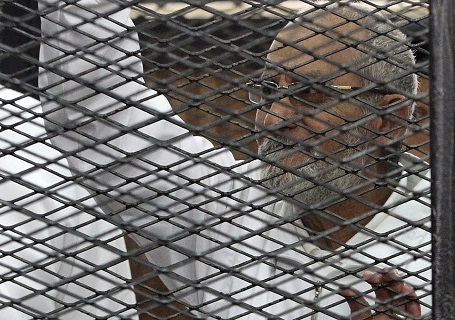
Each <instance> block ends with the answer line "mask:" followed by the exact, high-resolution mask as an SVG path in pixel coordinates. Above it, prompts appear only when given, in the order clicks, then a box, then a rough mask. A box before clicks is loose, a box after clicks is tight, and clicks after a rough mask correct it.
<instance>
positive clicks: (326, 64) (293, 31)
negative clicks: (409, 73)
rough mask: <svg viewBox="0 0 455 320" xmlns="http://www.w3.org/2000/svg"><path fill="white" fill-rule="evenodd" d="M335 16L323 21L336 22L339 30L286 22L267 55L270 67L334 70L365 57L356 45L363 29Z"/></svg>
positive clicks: (307, 71)
mask: <svg viewBox="0 0 455 320" xmlns="http://www.w3.org/2000/svg"><path fill="white" fill-rule="evenodd" d="M338 20H339V19H334V18H332V17H330V18H328V21H327V22H326V23H325V25H331V24H335V23H338V24H337V25H338V28H339V29H340V28H341V29H342V30H338V31H336V32H324V33H320V32H316V31H315V30H311V29H310V28H307V27H305V26H303V25H299V24H289V25H288V26H287V27H285V28H284V29H283V30H282V31H281V32H280V33H279V34H278V36H277V38H276V39H275V41H274V42H273V43H272V46H271V48H270V53H269V54H268V55H267V61H268V66H269V68H274V69H283V70H293V72H294V73H296V74H303V75H307V74H315V75H317V74H318V73H319V74H324V73H334V72H337V71H338V70H340V68H341V69H343V67H345V66H347V65H349V64H351V63H352V62H353V61H354V60H355V59H358V58H362V57H364V56H365V54H363V53H362V52H361V51H359V50H358V49H356V48H355V45H356V44H358V43H359V42H360V41H361V40H360V39H364V38H365V36H366V32H365V30H360V29H359V27H358V26H357V25H355V24H353V23H349V22H346V23H345V24H340V22H339V21H338ZM322 70H324V71H322Z"/></svg>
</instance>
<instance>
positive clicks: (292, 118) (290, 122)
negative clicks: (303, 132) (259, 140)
mask: <svg viewBox="0 0 455 320" xmlns="http://www.w3.org/2000/svg"><path fill="white" fill-rule="evenodd" d="M266 113H267V114H266V116H265V119H264V125H265V126H266V127H271V126H276V127H280V128H288V129H293V128H295V127H296V126H297V124H296V121H297V115H298V113H297V111H296V110H295V108H294V107H293V106H292V105H291V102H290V100H289V98H288V97H285V98H283V99H280V100H277V101H274V102H273V103H272V105H271V106H270V109H269V110H268V111H266Z"/></svg>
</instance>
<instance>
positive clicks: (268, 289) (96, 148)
mask: <svg viewBox="0 0 455 320" xmlns="http://www.w3.org/2000/svg"><path fill="white" fill-rule="evenodd" d="M45 2H46V1H41V8H42V9H43V10H46V5H44V3H45ZM47 3H48V4H49V3H55V1H48V2H47ZM59 6H60V9H59V10H47V11H43V12H49V14H47V16H46V17H45V18H43V20H42V21H43V25H42V30H43V34H44V38H45V39H46V41H45V42H44V43H43V45H42V51H41V61H43V62H44V63H48V62H51V66H52V70H43V71H42V73H41V75H40V85H41V87H42V88H47V92H48V93H49V96H50V97H51V99H49V100H47V101H43V107H44V109H45V111H46V112H47V113H48V119H49V122H48V123H47V125H48V129H49V130H51V131H52V130H55V131H58V132H59V135H57V136H55V138H53V139H52V142H53V143H54V144H55V145H56V146H58V147H59V148H62V149H63V150H65V151H66V152H69V153H71V154H77V156H69V157H68V161H69V164H70V167H71V169H72V170H73V172H74V173H75V174H76V175H77V174H87V176H88V178H87V179H85V180H84V182H83V183H84V184H85V186H86V187H87V188H89V189H93V190H97V191H98V194H97V195H96V196H95V199H96V201H97V203H98V204H99V205H100V207H101V208H102V210H103V211H104V212H105V213H106V214H107V215H111V216H113V217H115V218H117V219H119V220H120V221H122V222H124V223H126V225H128V226H129V228H130V229H131V230H135V232H134V234H135V240H136V241H137V243H138V244H139V245H140V246H141V247H143V248H147V250H148V251H147V252H146V256H147V258H148V259H149V260H150V261H151V262H152V263H153V264H154V268H155V269H156V270H157V271H159V272H162V273H163V275H162V279H163V281H164V282H165V284H166V285H167V286H168V288H169V289H170V290H172V292H173V295H174V296H175V297H176V298H177V299H178V300H180V301H182V302H185V303H187V304H188V305H189V306H192V307H193V308H194V311H193V312H194V314H196V315H197V316H200V317H207V318H210V317H219V318H221V319H227V318H230V317H237V318H239V319H271V318H273V319H275V318H283V319H295V318H300V317H301V318H307V317H311V316H312V314H313V313H314V312H313V309H315V310H320V312H318V313H317V314H316V315H314V316H313V318H318V319H324V318H325V317H328V318H330V317H331V316H333V315H334V313H338V314H341V315H343V316H349V315H350V312H349V309H348V307H347V305H346V304H345V303H342V304H340V303H338V302H337V301H339V300H341V298H340V296H339V295H338V294H337V293H336V292H335V291H333V290H334V289H333V288H336V285H337V284H338V282H343V283H345V282H350V281H351V282H352V280H353V279H354V280H353V281H354V282H355V283H358V284H359V285H362V284H363V281H361V280H359V276H358V274H359V273H360V272H361V271H362V270H366V269H368V268H370V267H372V266H379V265H380V264H382V265H384V266H395V263H399V264H400V265H399V266H398V271H399V273H401V274H406V271H407V270H412V271H416V272H417V274H416V275H415V276H413V277H408V276H406V275H404V278H405V279H406V280H407V281H410V282H413V283H416V284H417V283H418V284H421V285H422V286H423V287H422V290H421V291H419V293H421V294H425V295H426V298H425V299H426V301H427V303H430V302H429V301H430V293H429V292H430V291H429V290H430V287H429V286H430V284H429V278H430V261H431V259H430V257H429V254H430V244H429V241H430V235H431V234H430V231H429V229H428V223H429V215H430V209H429V205H428V195H427V194H426V193H425V192H423V193H424V195H425V197H424V198H423V199H422V200H413V201H410V202H409V201H408V202H407V200H408V199H409V198H410V197H412V198H413V199H414V197H413V194H414V193H415V192H420V191H422V190H423V191H428V188H429V178H428V174H429V173H428V172H422V173H419V174H417V175H414V174H412V175H409V176H407V177H406V178H404V179H403V180H401V181H400V187H397V188H396V192H395V193H394V194H393V195H392V196H391V197H390V199H389V201H388V202H387V204H386V208H387V212H388V214H386V213H381V214H378V215H376V217H375V218H374V219H373V220H372V221H371V222H370V223H369V225H368V226H367V227H366V228H365V229H364V230H362V231H360V232H359V234H358V235H356V236H355V237H354V238H353V239H351V241H350V243H349V244H350V245H352V247H350V248H352V249H351V250H348V249H340V250H339V251H337V252H335V253H328V252H323V251H322V250H320V249H318V248H317V247H316V246H314V245H312V244H311V243H312V240H314V239H313V238H311V237H309V236H308V233H307V232H306V231H305V229H304V228H303V227H302V226H301V225H300V224H299V223H290V222H286V221H284V220H283V219H282V217H289V213H290V212H295V211H298V210H301V211H302V212H303V211H304V209H299V206H297V205H293V204H292V202H290V200H286V201H283V200H280V199H279V197H278V196H276V195H274V194H270V193H269V192H268V191H267V190H265V189H264V188H262V187H260V186H259V185H258V183H257V180H258V179H259V176H258V171H259V170H260V168H261V163H260V162H258V161H253V162H250V163H247V162H244V163H243V162H236V161H235V160H234V158H233V156H232V155H231V153H229V152H228V151H226V150H223V149H214V148H213V146H212V145H211V144H210V142H209V141H208V140H206V139H204V138H202V137H196V136H193V135H192V134H191V133H189V132H188V131H187V130H186V129H185V124H184V122H183V121H181V120H180V119H179V118H178V117H177V116H175V115H173V112H172V109H171V107H170V106H169V103H168V101H167V100H166V99H165V98H164V97H163V96H160V95H158V94H157V93H156V92H154V91H153V90H150V89H148V88H146V87H145V85H144V84H143V80H142V78H141V75H142V72H143V70H142V63H141V61H140V57H139V55H138V52H139V44H138V41H137V34H136V33H135V32H134V31H131V30H133V29H132V28H131V27H133V23H132V21H131V20H130V19H129V9H121V8H119V6H118V5H116V4H115V3H113V2H109V1H101V0H98V1H94V0H85V1H81V2H80V3H79V5H78V6H66V5H64V4H62V3H59ZM82 6H84V7H85V8H87V10H85V9H83V8H82ZM47 9H49V8H47ZM94 12H96V13H97V14H99V15H103V16H104V17H105V16H106V15H108V16H109V17H108V18H98V17H97V16H96V15H95V14H94ZM108 13H109V14H108ZM74 26H77V28H74ZM68 27H70V28H68ZM127 27H128V28H127ZM48 44H49V45H48ZM52 97H57V98H58V99H57V100H54V99H53V98H52ZM62 127H65V128H66V129H67V130H65V131H63V130H62ZM411 162H412V160H411ZM414 167H415V165H414V164H411V163H410V162H409V161H408V160H406V159H403V170H404V173H408V171H412V170H414ZM410 224H415V225H416V226H415V227H414V226H413V227H410V226H409V225H410ZM376 232H379V234H377V233H376ZM372 234H374V235H375V236H380V237H382V239H384V240H387V241H384V242H378V241H375V240H373V238H372V237H371V235H372ZM408 246H409V249H408ZM348 248H349V247H348ZM375 259H376V260H375ZM344 270H349V272H351V273H352V274H353V276H350V277H347V276H345V273H346V272H345V271H344Z"/></svg>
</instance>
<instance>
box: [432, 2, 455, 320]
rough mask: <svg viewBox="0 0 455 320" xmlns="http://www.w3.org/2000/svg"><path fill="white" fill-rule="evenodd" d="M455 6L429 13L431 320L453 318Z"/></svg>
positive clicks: (436, 6)
mask: <svg viewBox="0 0 455 320" xmlns="http://www.w3.org/2000/svg"><path fill="white" fill-rule="evenodd" d="M454 8H455V1H454V0H434V1H431V9H430V39H431V44H430V45H431V64H430V68H431V82H432V83H431V87H430V88H431V108H432V112H431V150H432V152H431V164H432V206H433V319H438V320H439V319H440V320H442V319H455V10H454Z"/></svg>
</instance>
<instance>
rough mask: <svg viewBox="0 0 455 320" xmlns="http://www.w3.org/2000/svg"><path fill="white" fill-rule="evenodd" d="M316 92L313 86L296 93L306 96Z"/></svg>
mask: <svg viewBox="0 0 455 320" xmlns="http://www.w3.org/2000/svg"><path fill="white" fill-rule="evenodd" d="M314 92H315V90H314V89H313V88H312V87H311V86H308V87H303V88H300V89H299V91H297V92H296V94H298V95H299V94H301V95H304V94H311V93H314Z"/></svg>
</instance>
